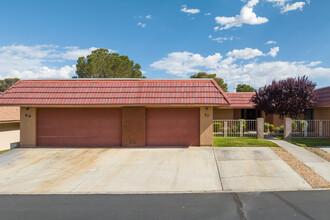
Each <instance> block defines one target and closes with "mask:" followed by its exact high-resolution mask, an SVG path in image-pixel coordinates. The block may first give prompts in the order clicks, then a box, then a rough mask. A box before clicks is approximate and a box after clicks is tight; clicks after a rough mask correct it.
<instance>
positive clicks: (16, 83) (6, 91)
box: [0, 80, 22, 95]
mask: <svg viewBox="0 0 330 220" xmlns="http://www.w3.org/2000/svg"><path fill="white" fill-rule="evenodd" d="M21 82H22V80H18V81H17V82H15V83H14V84H13V85H12V86H10V87H9V88H8V89H6V90H5V91H4V92H3V93H1V94H0V95H5V94H7V93H8V92H9V90H11V89H13V88H14V87H16V86H17V85H18V84H19V83H21Z"/></svg>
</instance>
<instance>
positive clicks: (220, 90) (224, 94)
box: [210, 79, 231, 105]
mask: <svg viewBox="0 0 330 220" xmlns="http://www.w3.org/2000/svg"><path fill="white" fill-rule="evenodd" d="M210 81H211V83H212V84H213V85H214V86H215V87H216V88H217V89H218V90H219V92H220V93H221V95H222V96H223V97H224V98H225V100H226V101H227V102H228V104H229V105H231V100H230V99H229V97H228V96H227V95H226V93H225V92H224V91H223V90H222V89H221V87H220V86H219V85H218V83H217V82H216V81H214V79H211V80H210Z"/></svg>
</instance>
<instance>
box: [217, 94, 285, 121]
mask: <svg viewBox="0 0 330 220" xmlns="http://www.w3.org/2000/svg"><path fill="white" fill-rule="evenodd" d="M254 94H255V93H254V92H236V93H226V95H227V97H228V98H229V100H230V102H231V104H230V105H227V106H217V107H214V113H213V116H214V120H220V119H227V120H233V119H234V120H236V119H246V120H249V119H256V118H258V117H263V118H264V120H265V122H268V123H271V124H274V125H275V127H279V126H281V125H283V124H284V122H283V120H282V119H280V117H279V116H278V115H274V114H268V115H266V114H265V113H264V112H261V111H257V110H256V109H255V107H254V104H253V103H252V102H250V100H251V98H252V96H253V95H254Z"/></svg>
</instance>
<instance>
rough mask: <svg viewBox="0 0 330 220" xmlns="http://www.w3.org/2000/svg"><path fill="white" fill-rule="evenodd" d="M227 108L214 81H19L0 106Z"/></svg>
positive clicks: (6, 93) (2, 97)
mask: <svg viewBox="0 0 330 220" xmlns="http://www.w3.org/2000/svg"><path fill="white" fill-rule="evenodd" d="M1 104H2V105H19V106H25V105H26V106H29V105H229V104H230V101H229V99H228V97H227V96H226V94H225V93H224V92H223V91H222V90H221V89H220V87H219V86H218V85H217V83H216V82H215V81H213V80H133V79H132V80H131V79H121V80H118V79H117V80H114V79H103V80H82V79H78V80H21V81H18V82H17V83H16V84H14V85H13V86H12V87H10V88H9V89H8V90H7V91H5V92H4V93H3V94H2V95H0V105H1Z"/></svg>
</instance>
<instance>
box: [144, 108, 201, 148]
mask: <svg viewBox="0 0 330 220" xmlns="http://www.w3.org/2000/svg"><path fill="white" fill-rule="evenodd" d="M199 118H200V115H199V108H147V109H146V145H147V146H198V145H199V137H200V128H199Z"/></svg>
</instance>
